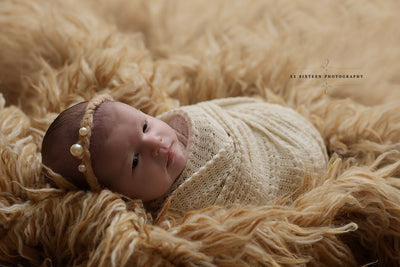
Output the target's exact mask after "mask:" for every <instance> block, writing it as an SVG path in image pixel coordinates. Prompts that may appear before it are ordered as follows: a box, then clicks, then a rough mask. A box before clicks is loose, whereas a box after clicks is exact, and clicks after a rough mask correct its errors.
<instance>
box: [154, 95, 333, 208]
mask: <svg viewBox="0 0 400 267" xmlns="http://www.w3.org/2000/svg"><path fill="white" fill-rule="evenodd" d="M159 118H160V119H162V120H164V121H165V122H167V123H168V124H169V125H170V126H171V127H172V128H174V129H175V130H176V131H177V133H178V138H179V139H180V140H181V142H182V144H183V145H184V146H185V147H186V153H187V164H186V167H185V169H184V170H183V172H182V174H181V175H180V176H179V177H178V178H177V180H176V181H175V183H174V184H173V185H172V187H171V188H170V191H169V193H168V194H169V208H172V209H177V210H180V211H189V210H193V209H200V208H205V207H208V206H211V205H223V206H226V205H230V204H241V205H247V204H249V205H263V204H271V203H273V202H274V201H276V200H277V199H279V198H281V197H285V196H288V195H290V194H293V193H294V192H295V191H296V189H298V188H299V187H300V186H301V184H302V182H303V178H304V176H305V175H306V173H307V174H312V175H313V177H315V178H317V177H318V176H320V175H321V174H322V173H323V172H324V171H325V168H326V164H327V153H326V148H325V145H324V142H323V140H322V137H321V136H320V134H319V132H318V131H317V130H316V129H315V128H314V126H313V125H312V124H311V123H310V122H309V121H307V120H306V119H305V118H304V117H302V116H301V115H300V114H298V113H297V112H295V111H294V110H292V109H289V108H285V107H283V106H280V105H276V104H269V103H265V102H262V101H259V100H256V99H253V98H242V97H240V98H227V99H220V100H213V101H209V102H202V103H199V104H196V105H192V106H185V107H181V108H178V109H176V110H173V111H170V112H167V113H165V114H163V115H161V116H160V117H159Z"/></svg>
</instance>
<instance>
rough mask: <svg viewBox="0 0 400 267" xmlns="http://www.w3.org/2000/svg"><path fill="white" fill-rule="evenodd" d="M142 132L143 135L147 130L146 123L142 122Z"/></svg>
mask: <svg viewBox="0 0 400 267" xmlns="http://www.w3.org/2000/svg"><path fill="white" fill-rule="evenodd" d="M142 130H143V132H144V133H145V132H146V130H147V122H144V124H143V129H142Z"/></svg>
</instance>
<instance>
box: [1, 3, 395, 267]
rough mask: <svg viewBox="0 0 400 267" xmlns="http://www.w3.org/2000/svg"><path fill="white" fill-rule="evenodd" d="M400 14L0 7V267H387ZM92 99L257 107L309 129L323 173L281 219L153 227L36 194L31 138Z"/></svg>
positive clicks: (230, 211) (277, 213)
mask: <svg viewBox="0 0 400 267" xmlns="http://www.w3.org/2000/svg"><path fill="white" fill-rule="evenodd" d="M399 13H400V3H399V2H398V1H395V0H392V1H391V0H388V1H361V0H351V1H350V0H341V1H328V0H321V1H315V2H312V3H311V2H310V1H306V0H296V1H291V0H283V1H279V2H278V1H272V0H252V1H250V0H215V1H203V0H191V1H185V0H150V1H147V0H130V1H129V0H118V1H111V0H101V1H96V0H88V1H78V0H68V1H61V0H57V1H54V0H37V1H23V0H15V1H12V0H4V1H1V2H0V92H1V95H0V155H1V158H0V190H1V193H0V265H6V266H16V265H18V264H19V265H21V266H29V265H33V266H40V265H42V266H65V265H68V266H71V265H74V266H157V265H159V266H169V265H184V266H186V265H187V266H215V265H218V266H244V265H252V266H257V265H263V266H280V265H283V266H294V265H295V266H305V265H307V266H360V265H364V264H371V263H376V264H377V265H379V266H400V179H399V178H400V78H399V73H400V48H399V43H400V28H399V25H400V17H399V16H398V14H399ZM300 75H307V76H306V77H304V76H300ZM308 75H309V76H308ZM329 75H331V76H329ZM332 75H340V76H334V77H332ZM343 75H348V76H347V77H346V76H343ZM356 75H359V76H358V77H357V76H356ZM361 75H362V77H361ZM100 92H109V93H110V94H112V95H113V96H114V98H115V99H117V100H120V101H123V102H126V103H129V104H131V105H132V106H134V107H137V108H139V109H142V110H143V111H145V112H148V113H150V114H151V115H157V114H160V113H162V112H164V111H166V110H169V109H171V108H173V107H176V106H179V105H187V104H191V103H196V102H198V101H202V100H208V99H212V98H220V97H225V96H238V95H257V96H261V97H263V98H264V99H265V100H266V101H269V102H274V103H280V104H283V105H287V106H290V107H292V108H294V109H296V110H298V111H299V112H301V113H302V114H303V115H304V116H306V117H308V118H309V119H310V120H311V121H312V122H313V123H314V125H315V126H316V127H317V128H318V130H319V131H320V132H321V134H322V136H323V138H324V140H325V143H326V146H327V148H328V151H329V155H330V157H331V159H330V163H329V168H328V170H327V172H326V174H325V175H324V176H323V177H319V182H318V183H315V184H310V183H306V184H305V185H304V187H303V188H301V189H300V191H299V194H300V196H299V198H298V199H297V200H296V201H295V202H294V203H292V204H290V205H285V204H284V200H282V201H279V202H277V203H276V205H272V206H263V207H232V208H219V207H210V208H209V209H206V210H200V211H194V212H191V213H188V214H173V213H171V212H167V213H165V214H162V215H161V216H160V217H159V218H158V219H157V220H155V218H150V217H149V216H148V215H147V214H146V213H145V211H144V210H143V208H142V205H141V203H140V202H138V201H126V200H124V199H121V197H119V196H118V195H116V194H113V193H112V192H110V191H107V190H104V191H102V192H101V193H98V194H94V193H90V192H83V191H76V192H66V191H63V190H61V189H57V188H52V187H50V186H49V185H48V184H46V182H45V179H44V173H43V172H42V168H41V158H40V146H41V139H42V137H43V135H44V132H45V131H46V129H47V127H48V126H49V124H50V123H51V121H52V120H53V119H54V118H55V117H56V116H57V114H58V113H59V112H60V111H62V110H63V109H65V108H66V107H68V106H70V105H72V104H74V103H77V102H79V101H83V100H86V99H89V98H90V97H92V96H93V95H95V94H97V93H100Z"/></svg>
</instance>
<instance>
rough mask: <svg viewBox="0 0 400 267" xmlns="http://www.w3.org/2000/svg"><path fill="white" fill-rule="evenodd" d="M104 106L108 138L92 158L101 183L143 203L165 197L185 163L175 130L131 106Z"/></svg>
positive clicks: (115, 104) (109, 104) (106, 104)
mask: <svg viewBox="0 0 400 267" xmlns="http://www.w3.org/2000/svg"><path fill="white" fill-rule="evenodd" d="M102 106H103V107H102V109H103V110H104V113H105V114H107V119H106V121H105V126H104V127H102V129H101V131H105V133H103V136H105V137H104V138H103V139H102V142H101V144H100V145H99V146H98V147H99V148H98V149H97V153H95V155H94V158H93V168H94V172H95V174H96V175H97V176H98V177H99V180H100V182H102V183H103V184H104V185H105V186H107V187H108V188H109V189H111V190H113V191H116V192H119V193H122V194H124V195H126V196H128V197H131V198H139V199H141V200H143V201H144V202H146V201H150V200H153V199H156V198H158V197H161V196H163V195H164V194H165V193H166V192H167V191H168V189H169V188H170V187H171V185H172V183H173V182H174V181H175V179H176V178H177V177H178V176H179V174H180V173H181V172H182V170H183V169H184V167H185V164H186V157H185V155H184V153H183V151H182V148H181V146H180V144H179V142H178V139H177V136H176V133H175V131H174V130H173V129H172V128H171V127H170V126H169V125H168V124H166V123H165V122H163V121H161V120H159V119H157V118H154V117H151V116H149V115H147V114H144V113H142V112H140V111H139V110H137V109H135V108H133V107H131V106H129V105H126V104H123V103H120V102H108V103H104V104H103V105H102ZM94 134H96V133H95V132H94Z"/></svg>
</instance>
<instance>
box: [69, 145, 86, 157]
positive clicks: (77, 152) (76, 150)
mask: <svg viewBox="0 0 400 267" xmlns="http://www.w3.org/2000/svg"><path fill="white" fill-rule="evenodd" d="M69 151H70V152H71V154H72V156H75V157H79V156H81V155H82V153H83V148H82V146H81V145H80V144H73V145H72V146H71V147H70V149H69Z"/></svg>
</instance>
